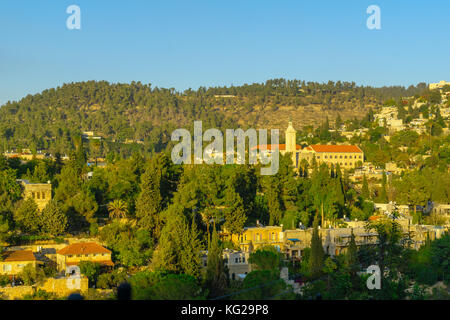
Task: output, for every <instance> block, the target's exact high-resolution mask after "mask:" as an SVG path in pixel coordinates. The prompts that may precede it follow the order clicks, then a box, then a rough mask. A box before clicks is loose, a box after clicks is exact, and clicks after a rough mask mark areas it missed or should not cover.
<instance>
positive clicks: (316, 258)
mask: <svg viewBox="0 0 450 320" xmlns="http://www.w3.org/2000/svg"><path fill="white" fill-rule="evenodd" d="M318 225H319V217H318V215H316V218H315V221H314V228H313V233H312V236H311V255H310V257H309V270H310V272H311V275H312V276H313V277H318V276H320V274H321V271H322V268H323V261H324V257H325V253H324V250H323V246H322V237H321V236H320V235H319V229H318Z"/></svg>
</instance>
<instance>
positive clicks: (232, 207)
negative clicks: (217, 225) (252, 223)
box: [224, 186, 247, 234]
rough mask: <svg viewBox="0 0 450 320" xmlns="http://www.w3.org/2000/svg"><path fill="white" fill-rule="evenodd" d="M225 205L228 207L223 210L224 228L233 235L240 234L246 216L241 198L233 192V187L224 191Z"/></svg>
mask: <svg viewBox="0 0 450 320" xmlns="http://www.w3.org/2000/svg"><path fill="white" fill-rule="evenodd" d="M225 203H226V204H227V205H228V207H227V208H226V209H225V224H224V227H225V228H226V229H227V230H228V231H229V232H231V233H233V234H236V233H241V232H242V229H243V228H244V224H245V221H246V220H247V216H246V215H245V209H244V203H243V201H242V198H241V197H240V196H239V194H237V193H236V192H235V191H234V188H233V186H228V188H227V190H226V191H225Z"/></svg>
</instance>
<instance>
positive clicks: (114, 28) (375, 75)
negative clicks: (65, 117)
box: [0, 0, 450, 104]
mask: <svg viewBox="0 0 450 320" xmlns="http://www.w3.org/2000/svg"><path fill="white" fill-rule="evenodd" d="M72 4H75V5H78V6H79V7H80V8H81V30H68V29H67V28H66V20H67V18H68V16H69V14H67V13H66V8H67V7H68V6H69V5H72ZM372 4H375V5H378V6H379V7H380V8H381V30H369V29H368V28H367V27H366V20H367V18H368V16H369V15H368V14H367V13H366V9H367V7H368V6H369V5H372ZM449 12H450V1H448V0H428V1H425V0H409V1H407V0H388V1H384V0H383V1H382V0H370V1H365V0H342V1H338V0H329V1H325V0H314V1H312V0H310V1H303V0H295V1H288V0H285V1H283V0H277V1H275V0H272V1H265V0H259V1H254V0H227V1H216V0H205V1H203V0H202V1H200V0H189V1H188V0H180V1H173V0H162V1H152V0H142V1H141V0H129V1H113V0H109V1H105V0H70V1H65V0H39V1H32V0H29V1H24V0H14V1H13V0H2V1H1V2H0V104H3V103H5V102H6V101H8V100H17V99H20V98H22V97H23V96H25V95H27V94H34V93H38V92H40V91H42V90H44V89H47V88H51V87H56V86H59V85H62V84H63V83H67V82H74V81H85V80H107V81H110V82H131V81H133V80H135V81H141V82H143V83H152V85H153V86H160V87H174V88H176V89H178V90H184V89H187V88H190V87H191V88H198V87H199V86H202V85H203V86H216V85H231V84H235V85H238V84H243V83H253V82H263V81H265V80H267V79H271V78H279V77H284V78H289V79H301V80H306V81H318V82H326V81H328V80H334V81H337V80H343V81H355V82H356V83H357V84H363V85H373V86H382V85H397V84H399V85H405V86H407V85H410V84H416V83H418V82H427V83H428V82H437V81H440V80H450V19H449V18H448V17H449Z"/></svg>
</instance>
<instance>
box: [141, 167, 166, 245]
mask: <svg viewBox="0 0 450 320" xmlns="http://www.w3.org/2000/svg"><path fill="white" fill-rule="evenodd" d="M140 186H141V193H140V194H139V196H138V198H137V201H136V217H137V218H138V224H139V226H141V227H142V228H144V229H146V230H149V231H151V232H152V235H153V236H154V237H155V238H158V237H159V234H160V231H161V229H160V228H161V219H160V216H159V214H160V212H161V211H162V206H163V204H162V196H161V191H160V190H161V189H160V188H161V173H160V172H158V171H157V170H155V168H154V167H149V168H147V170H146V171H145V172H144V174H143V175H142V176H141V185H140Z"/></svg>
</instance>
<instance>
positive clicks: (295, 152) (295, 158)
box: [253, 122, 302, 168]
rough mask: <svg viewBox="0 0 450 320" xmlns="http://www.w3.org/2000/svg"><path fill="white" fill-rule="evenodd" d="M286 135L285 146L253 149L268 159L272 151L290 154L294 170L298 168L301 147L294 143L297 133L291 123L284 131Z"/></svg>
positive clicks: (267, 146)
mask: <svg viewBox="0 0 450 320" xmlns="http://www.w3.org/2000/svg"><path fill="white" fill-rule="evenodd" d="M285 134H286V143H285V144H267V145H257V146H256V147H255V148H253V150H254V149H257V150H259V151H261V152H262V153H264V156H265V157H270V155H271V153H272V151H273V150H278V151H279V152H280V154H281V155H284V154H286V153H291V155H292V163H293V165H294V167H295V168H298V164H299V158H300V153H301V150H302V146H301V145H298V144H297V143H296V134H297V131H296V130H295V129H294V127H293V126H292V122H289V125H288V127H287V129H286V131H285Z"/></svg>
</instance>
